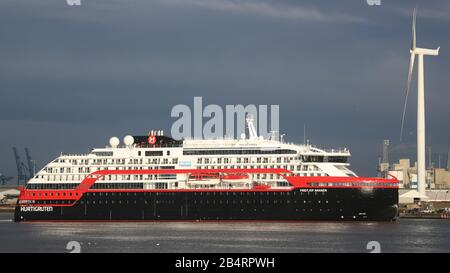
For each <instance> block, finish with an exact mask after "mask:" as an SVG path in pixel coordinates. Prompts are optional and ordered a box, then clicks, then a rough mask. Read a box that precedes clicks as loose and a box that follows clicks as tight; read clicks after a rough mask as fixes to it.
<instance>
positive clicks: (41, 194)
mask: <svg viewBox="0 0 450 273" xmlns="http://www.w3.org/2000/svg"><path fill="white" fill-rule="evenodd" d="M236 173H239V174H242V173H247V174H276V175H279V176H281V177H283V178H284V179H286V180H287V181H288V182H289V183H290V184H291V186H292V187H290V188H285V189H277V188H270V187H255V188H252V189H179V190H163V189H161V190H160V189H157V190H153V189H152V190H140V189H112V190H109V189H90V188H91V187H92V185H94V183H95V182H96V181H97V180H98V179H100V178H102V177H105V176H106V175H145V174H189V175H192V174H194V175H195V174H202V175H204V174H236ZM314 183H316V184H317V185H311V184H314ZM321 183H323V184H325V185H321ZM342 183H346V184H348V185H342ZM397 185H398V180H396V179H383V178H366V177H331V176H296V175H295V174H294V173H293V172H291V171H288V170H285V169H177V170H174V169H157V170H101V171H96V172H93V173H91V174H89V175H87V176H86V178H84V179H83V181H82V182H81V183H80V184H79V185H78V186H77V187H76V188H75V189H73V190H27V189H24V188H21V189H20V196H19V202H20V201H25V202H26V201H36V200H46V201H69V202H71V203H70V204H32V203H28V204H25V203H24V202H21V204H23V205H36V206H44V205H50V206H73V205H74V204H75V203H76V201H78V200H80V198H81V197H82V196H83V194H84V193H86V192H87V191H89V192H289V191H292V190H293V189H296V188H306V189H308V188H324V189H325V188H342V189H355V188H362V189H364V188H366V189H372V188H398V186H397Z"/></svg>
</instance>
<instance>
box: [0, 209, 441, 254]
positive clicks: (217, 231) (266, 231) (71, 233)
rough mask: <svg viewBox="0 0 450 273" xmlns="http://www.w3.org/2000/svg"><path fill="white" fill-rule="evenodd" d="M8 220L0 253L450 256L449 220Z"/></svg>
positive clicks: (3, 221)
mask: <svg viewBox="0 0 450 273" xmlns="http://www.w3.org/2000/svg"><path fill="white" fill-rule="evenodd" d="M12 216H13V214H12V213H0V252H70V251H69V250H68V249H72V248H70V247H68V243H69V242H71V241H75V244H79V246H80V251H81V252H159V253H161V252H163V253H165V252H176V253H183V252H201V253H209V252H259V253H272V252H361V253H364V252H370V251H369V250H368V249H367V247H368V243H369V242H370V241H376V242H377V243H375V244H378V243H379V246H380V251H381V252H450V220H429V219H399V220H398V221H397V222H391V223H382V222H88V223H87V222H75V223H70V222H61V223H58V222H41V223H39V222H33V223H15V222H13V221H12V220H11V219H12ZM70 244H74V243H70ZM371 244H373V243H371ZM370 249H371V248H370Z"/></svg>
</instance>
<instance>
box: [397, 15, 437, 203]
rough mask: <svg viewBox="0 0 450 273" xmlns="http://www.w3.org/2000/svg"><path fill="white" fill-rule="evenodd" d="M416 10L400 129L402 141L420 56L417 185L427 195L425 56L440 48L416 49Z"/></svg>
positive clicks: (434, 52)
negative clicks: (413, 78)
mask: <svg viewBox="0 0 450 273" xmlns="http://www.w3.org/2000/svg"><path fill="white" fill-rule="evenodd" d="M416 14H417V12H416V9H414V13H413V20H412V43H411V49H410V51H409V52H410V53H411V57H410V61H409V73H408V85H407V88H406V94H405V103H404V106H403V116H402V125H401V129H400V139H402V136H403V123H404V120H405V113H406V105H407V103H408V94H409V88H410V86H411V78H412V72H413V68H414V59H415V57H416V55H417V56H418V60H419V64H418V68H417V74H418V75H417V184H418V191H419V193H420V194H421V195H422V196H424V195H425V186H426V180H425V179H426V169H425V87H424V85H425V84H424V67H423V56H424V55H430V56H437V55H438V54H439V47H438V48H437V49H428V48H420V47H416Z"/></svg>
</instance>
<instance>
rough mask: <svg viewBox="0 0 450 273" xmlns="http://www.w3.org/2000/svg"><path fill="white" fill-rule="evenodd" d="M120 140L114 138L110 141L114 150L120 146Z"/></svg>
mask: <svg viewBox="0 0 450 273" xmlns="http://www.w3.org/2000/svg"><path fill="white" fill-rule="evenodd" d="M119 143H120V140H119V139H118V138H117V137H112V138H110V139H109V145H111V147H113V148H117V146H119Z"/></svg>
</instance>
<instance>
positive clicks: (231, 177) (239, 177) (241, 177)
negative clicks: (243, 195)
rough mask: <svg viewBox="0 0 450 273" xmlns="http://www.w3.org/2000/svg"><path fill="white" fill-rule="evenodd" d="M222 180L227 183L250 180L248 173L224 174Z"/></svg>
mask: <svg viewBox="0 0 450 273" xmlns="http://www.w3.org/2000/svg"><path fill="white" fill-rule="evenodd" d="M222 181H223V182H225V183H246V182H248V174H232V173H230V174H224V175H223V176H222Z"/></svg>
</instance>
